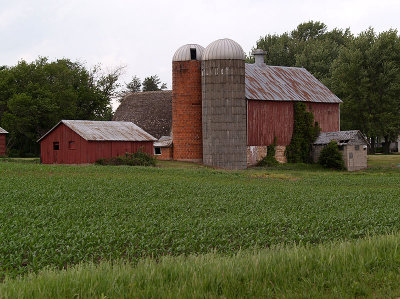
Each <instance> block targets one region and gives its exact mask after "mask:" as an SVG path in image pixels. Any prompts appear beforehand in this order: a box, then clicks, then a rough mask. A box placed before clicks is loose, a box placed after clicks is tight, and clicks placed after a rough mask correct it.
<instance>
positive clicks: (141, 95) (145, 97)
mask: <svg viewBox="0 0 400 299" xmlns="http://www.w3.org/2000/svg"><path fill="white" fill-rule="evenodd" d="M113 120H115V121H131V122H133V123H135V124H137V125H138V126H139V127H141V128H142V129H143V130H145V131H146V132H148V133H149V134H151V135H152V136H154V137H155V138H157V139H158V138H161V137H162V136H168V135H170V134H171V129H172V91H171V90H163V91H147V92H135V93H130V94H128V95H127V96H125V98H124V99H123V101H122V103H121V104H120V105H119V107H118V108H117V110H116V111H115V114H114V118H113Z"/></svg>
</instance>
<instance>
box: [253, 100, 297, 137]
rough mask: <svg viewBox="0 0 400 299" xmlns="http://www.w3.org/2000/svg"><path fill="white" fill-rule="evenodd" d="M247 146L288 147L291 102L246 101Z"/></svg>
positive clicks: (291, 130) (291, 110) (290, 128)
mask: <svg viewBox="0 0 400 299" xmlns="http://www.w3.org/2000/svg"><path fill="white" fill-rule="evenodd" d="M247 105H248V107H247V113H248V116H247V117H248V120H247V130H248V139H247V140H248V141H247V145H269V144H271V143H272V142H273V141H274V136H276V138H277V143H278V145H288V144H289V143H290V139H291V138H292V132H293V102H289V101H288V102H277V101H253V100H248V101H247Z"/></svg>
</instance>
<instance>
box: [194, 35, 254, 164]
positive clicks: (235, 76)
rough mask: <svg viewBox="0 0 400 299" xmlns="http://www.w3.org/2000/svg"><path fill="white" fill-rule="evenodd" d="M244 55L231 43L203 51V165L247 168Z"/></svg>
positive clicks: (215, 44)
mask: <svg viewBox="0 0 400 299" xmlns="http://www.w3.org/2000/svg"><path fill="white" fill-rule="evenodd" d="M244 60H245V55H244V52H243V49H242V47H241V46H240V45H239V44H238V43H237V42H235V41H233V40H231V39H219V40H216V41H214V42H212V43H211V44H210V45H208V46H207V48H206V49H205V50H204V54H203V61H202V93H203V95H202V99H203V101H202V118H203V121H202V123H203V163H204V164H206V165H212V166H216V167H221V168H226V169H244V168H246V164H247V162H246V158H247V157H246V150H247V106H246V99H245V61H244Z"/></svg>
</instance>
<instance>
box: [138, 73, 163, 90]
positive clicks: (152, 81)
mask: <svg viewBox="0 0 400 299" xmlns="http://www.w3.org/2000/svg"><path fill="white" fill-rule="evenodd" d="M142 85H143V91H157V90H162V89H166V88H167V85H166V84H165V83H161V80H160V78H159V77H158V76H157V75H154V76H150V77H146V78H144V80H143V84H142Z"/></svg>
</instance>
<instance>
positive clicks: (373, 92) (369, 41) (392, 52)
mask: <svg viewBox="0 0 400 299" xmlns="http://www.w3.org/2000/svg"><path fill="white" fill-rule="evenodd" d="M332 89H333V91H334V92H336V93H337V94H338V95H339V97H341V98H342V99H343V101H344V103H343V106H342V109H341V117H342V127H343V129H359V130H361V131H362V132H363V133H364V134H365V135H367V136H368V137H370V138H371V141H372V142H371V144H372V151H374V145H375V140H377V139H380V138H383V139H384V141H385V146H384V152H385V153H388V152H389V144H390V142H391V141H393V140H395V139H396V137H397V136H398V135H399V134H400V37H399V36H398V34H397V31H396V30H389V31H385V32H382V33H380V34H376V33H375V31H374V30H373V29H372V28H369V29H368V30H367V31H365V32H362V33H361V34H360V35H359V36H357V37H356V38H354V39H353V40H352V41H351V43H349V45H348V46H347V47H345V48H342V49H341V51H340V54H339V57H338V59H337V60H336V61H335V63H334V64H333V66H332Z"/></svg>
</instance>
